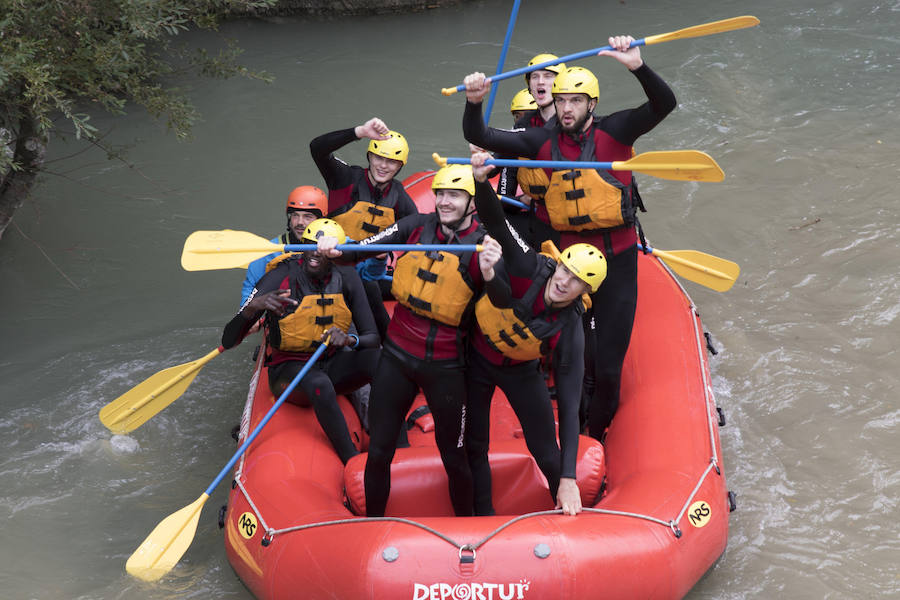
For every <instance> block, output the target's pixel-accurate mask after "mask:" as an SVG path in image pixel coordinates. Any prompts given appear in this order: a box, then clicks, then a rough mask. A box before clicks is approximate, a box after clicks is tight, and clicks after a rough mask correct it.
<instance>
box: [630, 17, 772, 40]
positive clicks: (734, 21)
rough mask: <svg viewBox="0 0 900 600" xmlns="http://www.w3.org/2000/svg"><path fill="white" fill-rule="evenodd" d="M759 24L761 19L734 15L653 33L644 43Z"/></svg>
mask: <svg viewBox="0 0 900 600" xmlns="http://www.w3.org/2000/svg"><path fill="white" fill-rule="evenodd" d="M756 25H759V19H757V18H756V17H752V16H749V15H748V16H743V17H733V18H731V19H722V20H721V21H713V22H712V23H704V24H702V25H694V26H693V27H685V28H684V29H679V30H678V31H672V32H670V33H660V34H659V35H651V36H648V37H645V38H644V44H645V45H647V46H649V45H651V44H659V43H662V42H671V41H673V40H684V39H688V38H694V37H701V36H704V35H713V34H716V33H724V32H726V31H734V30H736V29H746V28H747V27H755V26H756Z"/></svg>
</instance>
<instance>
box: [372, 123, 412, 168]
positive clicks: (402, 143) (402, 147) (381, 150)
mask: <svg viewBox="0 0 900 600" xmlns="http://www.w3.org/2000/svg"><path fill="white" fill-rule="evenodd" d="M388 135H389V136H391V137H390V138H388V139H386V140H372V141H371V142H369V148H368V149H367V150H366V151H367V152H371V153H372V154H377V155H378V156H383V157H385V158H391V159H394V160H399V161H400V162H402V163H403V164H404V165H405V164H406V159H407V158H409V144H407V143H406V138H405V137H403V135H401V134H399V133H397V132H396V131H388Z"/></svg>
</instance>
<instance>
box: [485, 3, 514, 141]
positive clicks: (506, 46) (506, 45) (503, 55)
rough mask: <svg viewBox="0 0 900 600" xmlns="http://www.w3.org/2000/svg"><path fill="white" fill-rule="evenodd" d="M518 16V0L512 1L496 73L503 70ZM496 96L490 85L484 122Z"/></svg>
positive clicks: (489, 114) (493, 87)
mask: <svg viewBox="0 0 900 600" xmlns="http://www.w3.org/2000/svg"><path fill="white" fill-rule="evenodd" d="M518 16H519V0H515V1H514V2H513V7H512V11H511V12H510V13H509V24H507V26H506V37H505V38H504V39H503V47H502V48H501V49H500V59H499V60H498V61H497V74H498V75H499V74H500V72H501V71H503V64H504V63H505V62H506V51H507V50H509V41H510V39H512V33H513V29H515V27H516V17H518ZM496 96H497V86H496V85H491V93H490V95H489V96H488V101H487V106H486V107H485V109H484V124H485V125H487V124H488V122H489V121H490V119H491V109H492V108H493V107H494V98H495V97H496Z"/></svg>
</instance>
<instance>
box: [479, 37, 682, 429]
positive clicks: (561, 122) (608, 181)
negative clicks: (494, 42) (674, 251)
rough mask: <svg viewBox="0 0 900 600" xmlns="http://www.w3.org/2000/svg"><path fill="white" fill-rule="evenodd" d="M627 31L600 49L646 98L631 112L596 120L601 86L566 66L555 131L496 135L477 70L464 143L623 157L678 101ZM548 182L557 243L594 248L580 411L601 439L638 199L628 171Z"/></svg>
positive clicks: (544, 215) (632, 285)
mask: <svg viewBox="0 0 900 600" xmlns="http://www.w3.org/2000/svg"><path fill="white" fill-rule="evenodd" d="M633 40H634V38H632V37H631V36H616V37H612V38H609V45H610V46H611V47H612V48H613V50H606V51H603V52H601V53H600V55H601V56H610V57H612V58H614V59H615V60H617V61H618V62H620V63H621V64H622V65H624V66H625V67H627V68H628V70H629V71H630V72H631V73H633V74H634V76H635V77H636V78H637V80H638V82H639V83H640V84H641V86H642V87H643V89H644V92H645V93H646V94H647V100H648V101H647V102H645V103H644V104H642V105H641V106H639V107H637V108H632V109H627V110H622V111H618V112H614V113H612V114H609V115H606V116H602V117H597V116H594V114H593V111H594V108H595V107H596V106H597V101H598V99H599V95H600V86H599V84H598V82H597V78H596V77H594V75H593V74H592V73H591V72H590V71H588V70H587V69H584V68H582V67H570V68H568V69H567V70H566V71H565V72H564V73H562V74H560V75H558V76H557V77H556V79H555V80H554V81H553V90H552V91H553V100H554V104H555V106H556V118H557V120H558V123H557V125H556V127H554V128H553V129H544V128H531V129H525V130H522V131H502V130H497V129H491V128H488V127H486V126H485V124H484V120H483V119H482V115H481V112H482V111H481V104H482V99H483V98H484V96H485V94H487V92H488V91H489V88H490V86H489V85H485V76H484V74H483V73H473V74H471V75H469V76H467V77H466V79H465V84H466V100H467V102H466V109H465V114H464V116H463V134H464V135H465V138H466V140H468V141H469V142H470V143H472V144H475V145H477V146H480V147H482V148H485V149H487V150H489V151H495V152H499V153H501V154H503V155H515V156H522V157H526V158H530V159H543V160H570V161H602V162H607V161H625V160H628V159H630V158H631V157H632V156H633V153H634V150H633V144H634V142H635V140H637V138H638V137H640V136H641V135H643V134H645V133H647V132H648V131H650V130H651V129H653V127H655V126H656V125H657V124H658V123H659V122H660V121H662V120H663V119H664V118H665V117H666V115H668V114H669V113H670V112H671V111H672V110H673V109H674V108H675V105H676V102H675V95H674V94H673V93H672V90H671V89H670V88H669V86H668V85H666V83H665V82H664V81H663V80H662V79H661V78H660V77H659V76H658V75H657V74H656V73H654V72H653V71H652V70H650V67H648V66H647V65H646V64H644V61H643V60H642V59H641V53H640V48H639V47H634V48H629V46H630V45H631V42H632V41H633ZM547 177H548V178H549V185H548V190H547V193H546V195H545V197H544V201H543V202H542V203H538V206H537V210H536V216H537V218H539V219H541V220H542V221H543V222H545V223H549V224H550V225H551V226H552V227H553V229H554V230H555V231H556V232H557V233H558V235H559V239H560V243H559V246H560V247H562V248H565V247H568V246H571V245H572V244H575V243H579V242H583V243H588V244H591V245H593V246H595V247H597V248H599V249H601V250H602V252H603V253H604V255H605V256H606V259H607V261H608V262H607V266H608V271H607V280H606V283H605V284H604V285H603V286H602V287H601V288H600V290H599V291H598V292H596V293H594V294H592V295H591V301H592V309H591V316H592V317H593V318H594V321H595V324H596V329H595V330H594V333H593V334H591V335H593V336H594V340H593V342H594V343H595V344H596V346H595V359H594V377H595V383H594V385H595V389H594V394H593V397H592V398H591V400H590V405H589V409H588V425H589V428H590V434H591V436H593V437H595V438H597V439H602V438H603V435H604V431H605V430H606V428H607V427H608V426H609V424H610V422H611V420H612V417H613V415H614V414H615V412H616V409H617V408H618V404H619V385H620V379H621V373H622V363H623V361H624V359H625V352H626V351H627V349H628V342H629V340H630V338H631V328H632V325H633V323H634V311H635V308H636V305H637V241H638V231H637V230H638V227H639V225H638V223H637V216H636V212H637V210H638V209H642V208H643V207H642V205H641V202H640V196H639V195H638V194H637V188H636V186H635V185H634V180H633V177H632V174H631V172H629V171H605V170H592V169H591V170H584V169H558V170H553V169H548V170H547Z"/></svg>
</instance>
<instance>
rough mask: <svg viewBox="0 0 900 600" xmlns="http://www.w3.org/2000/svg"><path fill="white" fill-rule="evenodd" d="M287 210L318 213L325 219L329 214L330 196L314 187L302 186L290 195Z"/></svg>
mask: <svg viewBox="0 0 900 600" xmlns="http://www.w3.org/2000/svg"><path fill="white" fill-rule="evenodd" d="M286 210H287V212H292V211H295V210H303V211H309V212H318V213H319V215H318V216H320V217H324V216H325V215H327V214H328V196H326V195H325V192H323V191H322V190H320V189H319V188H317V187H316V186H314V185H301V186H300V187H297V188H294V191H293V192H291V193H290V194H289V195H288V199H287V208H286Z"/></svg>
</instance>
